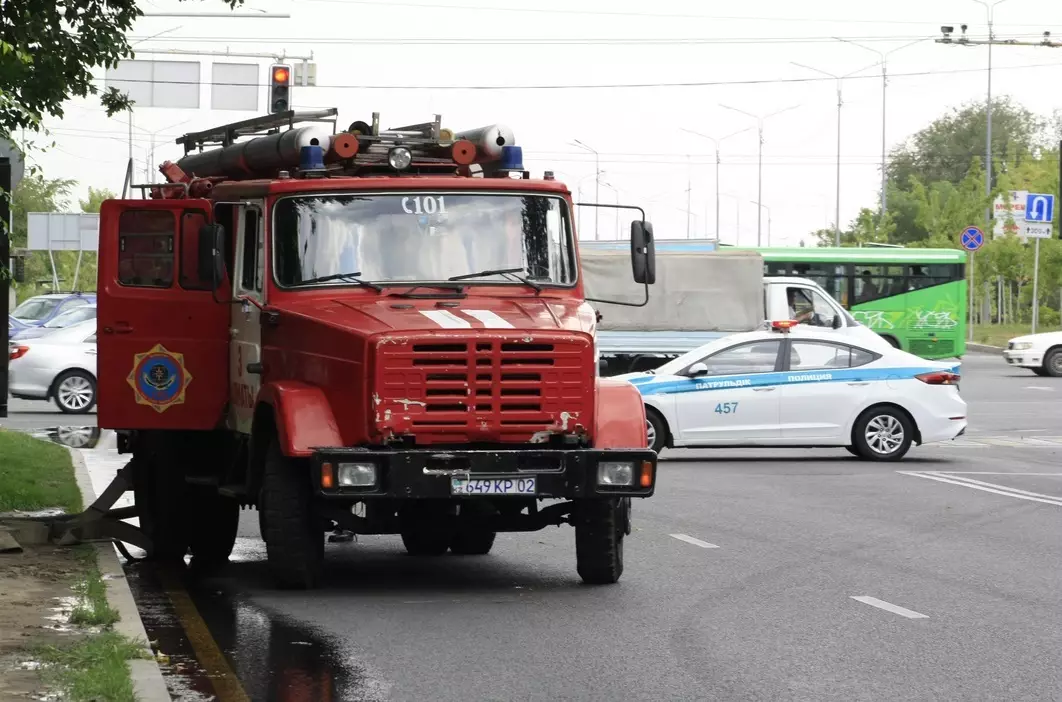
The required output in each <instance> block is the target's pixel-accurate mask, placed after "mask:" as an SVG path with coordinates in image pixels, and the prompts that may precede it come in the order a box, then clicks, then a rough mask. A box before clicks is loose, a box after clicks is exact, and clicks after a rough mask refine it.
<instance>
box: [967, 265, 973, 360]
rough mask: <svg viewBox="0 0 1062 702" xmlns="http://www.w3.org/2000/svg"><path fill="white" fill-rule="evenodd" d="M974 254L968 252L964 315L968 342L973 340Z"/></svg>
mask: <svg viewBox="0 0 1062 702" xmlns="http://www.w3.org/2000/svg"><path fill="white" fill-rule="evenodd" d="M973 299H974V252H973V251H971V252H970V283H969V285H967V288H966V301H967V304H968V305H969V310H968V312H967V314H966V329H967V330H968V333H967V336H968V341H970V342H973V340H974V303H973Z"/></svg>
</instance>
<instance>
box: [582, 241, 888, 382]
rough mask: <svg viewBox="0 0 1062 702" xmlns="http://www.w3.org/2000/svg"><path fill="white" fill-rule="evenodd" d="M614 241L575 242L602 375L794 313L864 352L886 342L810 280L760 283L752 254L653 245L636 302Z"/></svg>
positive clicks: (644, 366) (625, 260) (648, 364)
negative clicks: (650, 272)
mask: <svg viewBox="0 0 1062 702" xmlns="http://www.w3.org/2000/svg"><path fill="white" fill-rule="evenodd" d="M615 243H616V242H604V241H602V242H592V241H584V242H580V243H579V254H580V258H581V259H582V271H583V284H584V293H585V294H586V297H587V300H589V301H590V303H591V304H592V305H594V307H595V308H596V309H597V311H598V313H599V316H600V320H599V321H598V323H597V346H598V354H599V356H600V359H601V361H603V363H601V364H600V365H599V367H600V373H601V375H603V376H612V375H619V374H622V373H633V372H637V371H644V370H650V369H653V368H656V367H658V366H660V365H662V364H663V363H666V362H667V361H668V360H670V359H672V358H675V357H676V356H679V355H681V354H683V353H686V352H687V351H692V350H693V349H695V348H697V347H699V346H702V345H703V344H706V343H708V342H709V341H713V340H715V339H718V338H720V337H722V336H726V335H728V334H736V333H738V332H745V331H752V330H754V329H758V328H761V327H763V325H764V324H765V323H767V322H769V321H771V320H781V319H791V318H793V316H794V314H795V317H796V318H797V319H798V320H800V321H801V322H802V323H806V324H809V325H812V326H817V327H825V328H829V329H834V330H836V332H837V333H838V334H845V335H849V336H852V337H855V338H858V339H859V341H860V343H862V344H863V345H865V346H868V347H871V348H876V347H880V346H881V345H882V344H883V343H887V342H883V340H882V339H881V337H880V336H878V335H877V334H875V333H874V332H873V331H871V330H870V329H869V328H867V327H866V326H864V325H862V324H860V323H859V322H857V321H856V320H855V319H854V318H853V317H852V315H850V314H849V313H848V312H847V310H845V309H844V308H843V307H841V305H840V304H838V303H837V301H836V300H834V299H833V298H832V297H830V295H829V294H827V293H826V291H825V290H823V289H822V288H821V287H820V286H819V285H818V284H816V283H815V282H814V281H812V280H809V279H807V278H791V277H765V276H764V274H763V269H764V266H763V258H762V257H761V256H760V255H759V254H758V253H756V252H754V251H728V250H720V251H710V250H691V249H689V248H686V247H682V248H678V247H676V248H668V247H664V246H658V247H657V250H656V282H655V284H654V285H653V292H652V294H651V295H649V296H648V301H647V302H645V304H642V303H643V302H644V301H645V300H646V289H645V288H644V287H643V286H641V285H636V284H634V283H633V282H631V274H630V266H631V263H630V261H631V258H630V256H631V255H630V251H629V250H628V249H627V248H624V247H620V246H616V245H615ZM683 249H685V250H683ZM605 300H608V301H609V302H605ZM617 303H622V304H617Z"/></svg>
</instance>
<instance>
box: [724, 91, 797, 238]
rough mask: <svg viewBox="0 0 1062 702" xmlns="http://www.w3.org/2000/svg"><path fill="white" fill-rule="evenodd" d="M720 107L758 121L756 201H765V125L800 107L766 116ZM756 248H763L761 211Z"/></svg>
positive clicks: (757, 220) (760, 213)
mask: <svg viewBox="0 0 1062 702" xmlns="http://www.w3.org/2000/svg"><path fill="white" fill-rule="evenodd" d="M719 106H720V107H722V108H723V109H726V110H732V111H734V112H738V113H740V114H743V115H745V116H747V117H751V118H753V119H754V120H756V123H757V132H758V133H759V137H760V139H759V140H760V152H759V158H758V163H759V165H758V167H757V180H758V184H757V186H756V199H757V200H763V123H764V122H765V121H767V120H768V119H770V118H771V117H774V116H775V115H780V114H782V113H783V112H789V111H790V110H795V109H796V108H797V107H799V105H793V106H791V107H787V108H785V109H784V110H778V111H776V112H771V113H770V114H766V115H754V114H752V113H751V112H745V111H744V110H739V109H738V108H736V107H728V106H726V105H719ZM756 246H763V217H762V211H760V210H757V212H756Z"/></svg>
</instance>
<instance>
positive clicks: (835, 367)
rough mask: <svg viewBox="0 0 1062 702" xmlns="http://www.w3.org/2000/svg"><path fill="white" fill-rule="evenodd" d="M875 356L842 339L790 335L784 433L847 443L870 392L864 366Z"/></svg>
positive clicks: (797, 437) (785, 434)
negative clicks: (862, 369) (791, 337)
mask: <svg viewBox="0 0 1062 702" xmlns="http://www.w3.org/2000/svg"><path fill="white" fill-rule="evenodd" d="M875 358H876V356H875V354H872V353H870V352H867V351H864V350H862V349H858V348H854V347H852V346H849V345H847V344H845V343H843V342H839V341H838V342H828V341H820V340H811V339H804V340H801V339H795V338H794V339H792V346H791V348H790V352H789V359H788V365H787V366H786V373H785V380H786V382H785V384H784V385H783V386H782V389H781V402H782V405H781V407H782V436H783V437H784V438H785V439H797V440H830V441H831V443H832V442H833V441H834V440H836V441H838V442H840V441H844V440H845V437H844V436H843V434H844V433H845V432H846V431H847V427H848V425H849V423H850V422H851V421H852V420H853V419H855V416H854V415H855V413H856V412H857V411H858V410H859V409H860V408H861V407H863V406H865V400H866V397H867V395H868V393H869V391H870V390H871V387H870V382H871V381H870V379H869V377H868V374H867V373H866V372H865V371H861V370H860V368H861V367H862V366H865V365H866V364H867V363H870V362H871V361H873V360H874V359H875Z"/></svg>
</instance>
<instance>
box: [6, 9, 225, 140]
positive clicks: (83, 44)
mask: <svg viewBox="0 0 1062 702" xmlns="http://www.w3.org/2000/svg"><path fill="white" fill-rule="evenodd" d="M221 1H222V2H225V3H226V4H228V5H229V6H230V7H236V6H237V5H240V4H242V3H243V0H221ZM142 14H143V13H142V12H141V11H140V9H139V8H138V7H137V1H136V0H3V2H0V138H2V137H10V136H11V135H12V134H14V133H15V132H16V131H18V130H20V129H26V130H29V131H39V130H40V129H41V125H42V120H43V119H44V117H45V116H46V115H51V116H55V117H62V116H63V103H64V102H65V101H66V100H68V99H70V98H71V97H86V96H88V95H98V94H100V91H99V88H98V87H97V85H96V84H95V82H94V78H93V75H92V70H93V69H94V68H96V67H99V66H106V67H113V66H115V65H117V63H118V61H120V60H121V59H126V58H131V57H132V56H133V50H132V48H131V47H130V45H129V42H128V40H127V38H126V32H127V31H129V29H130V28H132V26H133V23H134V22H135V20H136V19H137V18H138V17H140V16H141V15H142ZM100 97H101V102H102V103H103V105H104V107H105V108H106V109H107V114H108V116H110V115H113V114H114V113H115V112H118V111H121V110H125V109H128V108H129V107H130V102H129V100H128V97H127V96H126V95H124V94H122V93H119V92H118V90H117V89H115V88H109V89H108V90H107V91H106V92H104V93H103V94H102V95H101V96H100Z"/></svg>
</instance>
